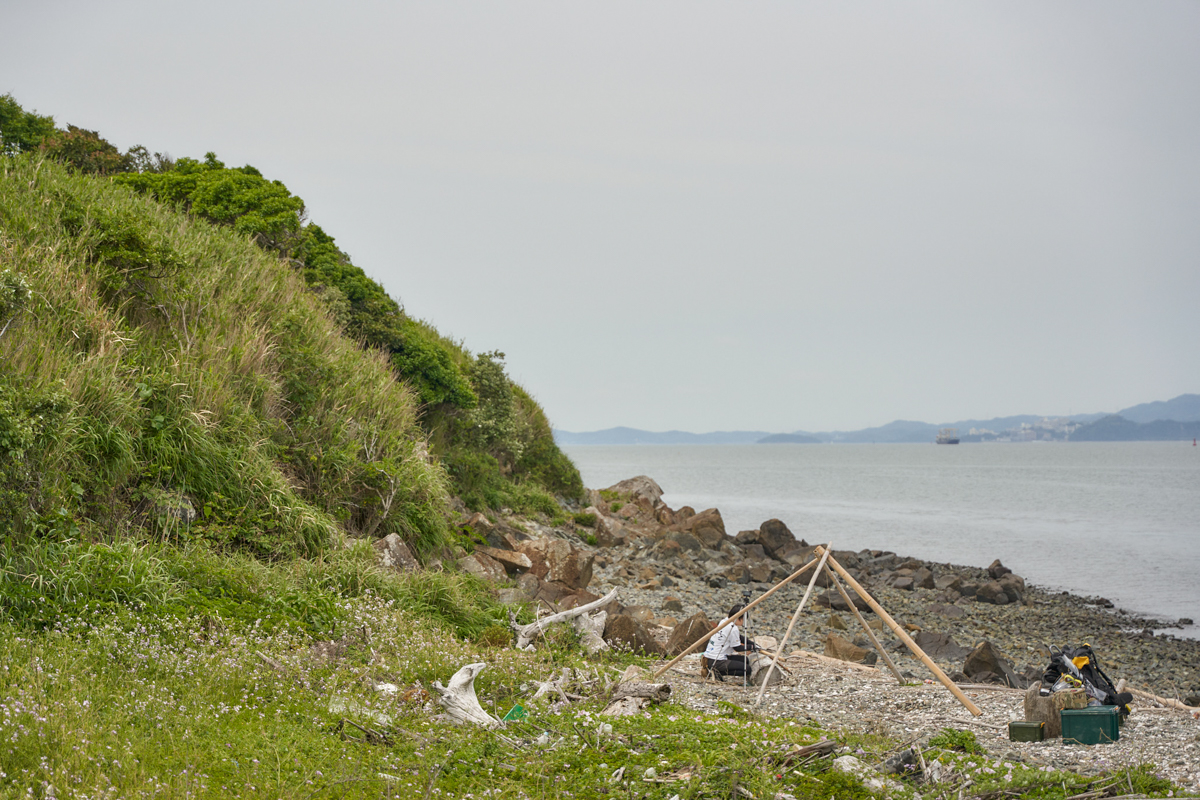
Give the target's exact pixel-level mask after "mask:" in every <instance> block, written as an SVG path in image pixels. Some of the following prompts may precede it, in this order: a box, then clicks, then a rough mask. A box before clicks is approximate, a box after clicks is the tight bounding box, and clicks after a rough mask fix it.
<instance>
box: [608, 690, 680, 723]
mask: <svg viewBox="0 0 1200 800" xmlns="http://www.w3.org/2000/svg"><path fill="white" fill-rule="evenodd" d="M670 696H671V684H669V683H639V682H634V681H627V682H625V683H620V684H617V688H616V689H614V690H613V695H612V699H611V700H609V701H608V705H607V706H605V707H604V710H603V711H601V712H600V713H601V714H605V715H607V716H610V717H628V716H630V715H632V714H636V713H637V712H639V711H641V710H642V709H643V708H645V707H646V706H648V705H650V703H661V702H663V701H664V700H666V699H667V698H668V697H670Z"/></svg>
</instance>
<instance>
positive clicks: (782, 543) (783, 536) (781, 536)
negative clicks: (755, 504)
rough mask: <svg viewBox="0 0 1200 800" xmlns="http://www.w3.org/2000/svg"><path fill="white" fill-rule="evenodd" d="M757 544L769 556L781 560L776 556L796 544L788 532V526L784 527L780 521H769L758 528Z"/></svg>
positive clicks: (793, 537) (794, 538)
mask: <svg viewBox="0 0 1200 800" xmlns="http://www.w3.org/2000/svg"><path fill="white" fill-rule="evenodd" d="M758 543H759V544H761V545H762V546H763V549H764V550H766V551H767V553H768V554H770V555H771V556H775V557H776V558H782V556H778V555H776V554H777V553H781V552H783V550H784V549H785V548H787V547H790V546H792V545H794V544H796V537H795V536H793V535H792V532H791V531H789V530H788V526H787V525H784V524H783V522H782V521H780V520H777V519H769V520H767V521H766V522H764V523H763V524H762V525H759V526H758Z"/></svg>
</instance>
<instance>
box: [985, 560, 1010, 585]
mask: <svg viewBox="0 0 1200 800" xmlns="http://www.w3.org/2000/svg"><path fill="white" fill-rule="evenodd" d="M987 571H988V577H990V578H991V579H992V580H994V581H998V580H1000V579H1001V578H1003V577H1004V576H1005V575H1007V574H1008V573H1010V572H1012V570H1011V569H1009V568H1008V567H1006V566H1004V565H1003V564H1001V563H1000V559H998V558H997V559H996V560H995V561H993V562H992V563H991V564H989V565H988V570H987Z"/></svg>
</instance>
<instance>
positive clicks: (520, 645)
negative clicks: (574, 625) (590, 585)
mask: <svg viewBox="0 0 1200 800" xmlns="http://www.w3.org/2000/svg"><path fill="white" fill-rule="evenodd" d="M616 599H617V590H616V589H613V590H612V591H611V592H609V593H608V594H606V595H604V597H601V598H600V599H599V600H593V601H592V602H590V603H588V604H587V605H582V606H579V607H578V608H572V609H569V610H567V611H559V612H558V613H557V614H551V615H550V616H548V617H542V618H541V619H539V620H536V621H534V622H531V623H529V624H528V625H518V624H517V620H516V617H515V616H513V615H511V614H510V615H509V624H510V625H511V626H512V629H513V631H514V632H515V633H516V635H517V641H516V644H515V645H514V647H516V648H517V649H518V650H525V649H526V648H528V647H529V646H530V645H531V644H533V640H534V639H536V638H537V637H538V636H540V635H541V633H542V631H544V630H546V628H548V627H550V626H551V625H553V624H555V623H556V622H566V621H567V620H570V619H575V618H576V617H580V616H583V615H586V614H590V613H591V612H593V611H598V610H599V609H601V608H604V607H605V606H606V605H608V604H609V603H611V602H613V601H614V600H616ZM591 627H592V629H593V630H594V623H592V625H591ZM600 629H601V630H602V631H603V630H604V628H603V622H602V623H601V628H600ZM580 630H581V632H582V633H583V634H584V639H585V642H586V640H587V639H588V634H587V631H585V630H583V629H582V628H581V629H580Z"/></svg>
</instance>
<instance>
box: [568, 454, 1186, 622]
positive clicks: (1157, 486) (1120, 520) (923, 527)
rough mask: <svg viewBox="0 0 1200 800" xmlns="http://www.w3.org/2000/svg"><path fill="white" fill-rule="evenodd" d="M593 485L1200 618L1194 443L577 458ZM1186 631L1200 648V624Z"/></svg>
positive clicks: (801, 534) (741, 521) (1156, 612)
mask: <svg viewBox="0 0 1200 800" xmlns="http://www.w3.org/2000/svg"><path fill="white" fill-rule="evenodd" d="M565 449H566V451H567V453H568V454H569V455H570V456H571V458H572V459H573V460H574V461H575V464H576V465H577V466H578V467H579V470H580V472H581V473H582V474H583V480H584V483H585V484H586V485H587V486H589V487H592V488H603V487H606V486H610V485H612V484H613V483H616V482H617V481H619V480H622V479H624V478H628V477H632V476H634V475H649V476H650V477H652V478H654V479H655V480H656V481H658V483H659V485H660V486H662V487H663V490H664V492H665V494H664V496H663V499H664V500H665V501H666V502H667V503H668V504H669V505H670V506H671V507H672V508H679V507H680V506H684V505H689V506H692V507H693V508H695V509H696V510H697V511H699V510H702V509H705V508H712V507H716V508H719V509H720V510H721V514H722V516H723V517H724V519H725V527H726V530H727V531H728V532H729V533H730V534H733V533H736V532H737V531H739V530H746V529H750V528H757V527H758V526H759V524H760V523H762V522H763V521H764V520H767V519H770V518H772V517H777V518H779V519H781V520H783V521H784V522H785V523H787V526H788V527H789V528H790V529H791V530H792V532H793V533H794V534H795V535H796V536H797V538H803V539H807V540H808V542H809V543H810V544H812V543H817V542H822V543H823V542H832V543H833V546H834V547H835V548H838V549H847V550H860V549H863V548H875V549H881V550H894V551H895V552H897V553H900V554H901V555H910V556H915V557H918V558H922V559H927V560H930V561H940V562H950V563H955V564H967V565H975V566H987V565H988V564H990V563H991V562H992V560H993V559H995V558H999V559H1000V560H1001V561H1003V562H1004V564H1005V565H1006V566H1008V567H1010V568H1011V569H1012V570H1013V571H1015V572H1016V573H1017V574H1019V575H1021V576H1023V577H1024V578H1025V579H1026V580H1027V581H1030V582H1032V583H1035V584H1037V585H1040V586H1044V587H1048V588H1052V589H1065V590H1068V591H1071V592H1074V593H1078V594H1085V595H1101V596H1103V597H1107V598H1108V599H1110V600H1112V601H1113V602H1114V603H1115V604H1116V605H1117V606H1118V607H1120V608H1124V609H1127V610H1129V611H1133V612H1137V613H1141V614H1147V615H1151V616H1155V617H1159V618H1170V619H1175V618H1179V617H1190V618H1192V619H1196V620H1200V447H1193V446H1192V443H1191V442H1187V443H1183V442H1114V443H1099V442H1097V443H1082V442H1079V443H1026V444H967V445H958V446H949V445H944V446H938V445H933V444H896V445H893V444H871V445H868V444H863V445H852V444H845V445H826V444H821V445H678V446H656V445H630V446H572V447H568V448H565ZM1180 633H1181V635H1184V636H1190V637H1193V638H1197V637H1200V627H1198V626H1195V625H1193V626H1189V627H1187V628H1184V629H1183V631H1182V632H1180Z"/></svg>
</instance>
